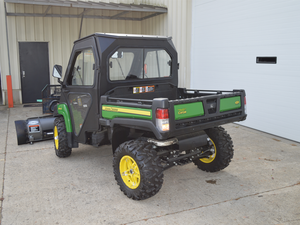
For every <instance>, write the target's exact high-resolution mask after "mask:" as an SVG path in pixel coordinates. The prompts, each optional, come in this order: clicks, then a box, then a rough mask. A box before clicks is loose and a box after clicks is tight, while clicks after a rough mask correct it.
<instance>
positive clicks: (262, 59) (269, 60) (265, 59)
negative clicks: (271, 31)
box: [256, 56, 277, 64]
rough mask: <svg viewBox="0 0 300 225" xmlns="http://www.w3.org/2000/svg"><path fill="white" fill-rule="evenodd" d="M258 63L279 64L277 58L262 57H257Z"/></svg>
mask: <svg viewBox="0 0 300 225" xmlns="http://www.w3.org/2000/svg"><path fill="white" fill-rule="evenodd" d="M256 63H260V64H261V63H263V64H276V63H277V57H262V56H258V57H256Z"/></svg>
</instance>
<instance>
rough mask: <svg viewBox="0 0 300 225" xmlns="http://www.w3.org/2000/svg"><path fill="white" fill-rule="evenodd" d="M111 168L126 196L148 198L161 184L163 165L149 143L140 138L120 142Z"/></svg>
mask: <svg viewBox="0 0 300 225" xmlns="http://www.w3.org/2000/svg"><path fill="white" fill-rule="evenodd" d="M113 168H114V175H115V179H116V181H117V183H118V185H119V186H120V189H121V191H123V192H124V194H125V195H127V197H128V198H132V199H134V200H143V199H147V198H150V197H152V196H153V195H155V194H156V193H157V192H158V191H159V190H160V188H161V186H162V183H163V167H162V165H161V161H160V158H159V157H158V156H157V153H156V151H155V150H153V149H152V144H151V143H148V142H145V141H142V140H130V141H126V142H124V143H122V144H121V145H120V146H119V147H118V148H117V149H116V151H115V153H114V158H113Z"/></svg>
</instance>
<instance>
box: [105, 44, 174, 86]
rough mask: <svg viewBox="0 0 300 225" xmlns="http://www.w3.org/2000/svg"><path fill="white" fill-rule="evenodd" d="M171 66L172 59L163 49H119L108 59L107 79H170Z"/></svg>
mask: <svg viewBox="0 0 300 225" xmlns="http://www.w3.org/2000/svg"><path fill="white" fill-rule="evenodd" d="M171 65H172V59H171V57H170V55H169V54H168V53H167V52H166V51H165V50H164V49H147V48H119V49H118V50H117V51H116V52H114V53H113V54H112V55H111V57H110V58H109V79H110V80H111V81H115V80H131V79H148V78H163V77H170V76H171Z"/></svg>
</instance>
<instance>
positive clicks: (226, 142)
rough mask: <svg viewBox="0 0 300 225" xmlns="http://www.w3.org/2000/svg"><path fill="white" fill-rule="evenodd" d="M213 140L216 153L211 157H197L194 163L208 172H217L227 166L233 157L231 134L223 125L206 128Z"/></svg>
mask: <svg viewBox="0 0 300 225" xmlns="http://www.w3.org/2000/svg"><path fill="white" fill-rule="evenodd" d="M205 132H206V134H207V135H208V137H209V138H210V141H211V142H212V143H211V144H212V148H214V150H215V153H214V154H213V155H211V156H210V157H209V158H203V159H199V158H198V159H196V160H194V163H195V165H196V166H198V168H199V169H201V170H203V171H206V172H217V171H220V170H222V169H224V168H226V167H227V166H228V165H229V163H230V162H231V159H232V157H233V145H232V140H231V137H230V135H229V134H227V132H226V131H225V129H224V128H223V127H214V128H210V129H207V130H205Z"/></svg>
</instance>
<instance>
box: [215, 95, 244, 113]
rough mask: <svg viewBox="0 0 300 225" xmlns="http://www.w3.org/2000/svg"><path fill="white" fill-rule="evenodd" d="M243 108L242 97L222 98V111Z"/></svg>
mask: <svg viewBox="0 0 300 225" xmlns="http://www.w3.org/2000/svg"><path fill="white" fill-rule="evenodd" d="M239 108H241V97H240V96H236V97H230V98H222V99H220V112H225V111H229V110H234V109H239Z"/></svg>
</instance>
